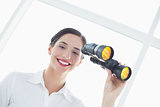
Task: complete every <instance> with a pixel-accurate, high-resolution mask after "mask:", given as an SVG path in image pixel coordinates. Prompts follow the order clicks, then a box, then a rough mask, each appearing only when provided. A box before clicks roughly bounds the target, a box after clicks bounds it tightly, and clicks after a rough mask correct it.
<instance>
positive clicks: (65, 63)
mask: <svg viewBox="0 0 160 107" xmlns="http://www.w3.org/2000/svg"><path fill="white" fill-rule="evenodd" d="M57 62H58V63H59V64H60V65H61V66H63V67H66V66H69V65H71V64H70V63H69V62H67V61H65V60H63V59H57Z"/></svg>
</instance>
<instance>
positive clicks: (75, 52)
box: [0, 28, 125, 107]
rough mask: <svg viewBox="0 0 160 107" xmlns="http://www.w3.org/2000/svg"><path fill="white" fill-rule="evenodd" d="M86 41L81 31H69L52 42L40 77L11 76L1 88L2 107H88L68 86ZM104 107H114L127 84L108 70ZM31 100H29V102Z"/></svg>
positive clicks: (19, 74)
mask: <svg viewBox="0 0 160 107" xmlns="http://www.w3.org/2000/svg"><path fill="white" fill-rule="evenodd" d="M85 44H86V39H85V37H84V36H82V35H81V33H80V32H79V31H77V30H76V29H73V28H65V29H62V30H61V31H60V32H58V33H57V34H56V35H55V36H53V38H52V39H51V43H50V44H49V48H48V53H49V55H50V63H49V65H48V67H47V68H46V69H43V70H41V71H40V72H37V73H20V72H13V73H10V74H9V75H8V76H7V77H6V78H5V79H4V80H3V81H2V82H1V84H0V107H46V106H47V107H53V106H56V107H64V106H65V107H84V104H83V102H82V101H81V100H80V99H79V98H77V97H75V96H74V95H73V94H72V93H71V92H70V91H69V90H68V89H67V86H66V77H67V75H68V73H69V72H70V71H72V70H73V69H74V68H75V67H77V66H78V65H79V64H80V63H81V62H82V59H83V57H82V53H81V48H82V47H83V45H85ZM107 72H108V78H107V81H106V85H105V88H104V96H103V101H102V107H113V106H114V102H115V100H116V98H117V97H118V95H119V94H120V93H121V91H122V89H123V87H124V85H125V82H123V81H121V80H119V79H117V78H116V77H115V76H113V75H112V73H111V71H110V70H107ZM26 99H27V100H26Z"/></svg>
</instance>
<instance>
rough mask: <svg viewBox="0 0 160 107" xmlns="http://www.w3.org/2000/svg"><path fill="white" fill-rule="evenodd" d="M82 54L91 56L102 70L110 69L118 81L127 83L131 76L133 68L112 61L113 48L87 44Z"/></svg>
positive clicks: (91, 59)
mask: <svg viewBox="0 0 160 107" xmlns="http://www.w3.org/2000/svg"><path fill="white" fill-rule="evenodd" d="M81 51H82V53H83V54H85V55H89V56H91V57H90V61H92V62H93V63H95V64H98V65H101V67H102V68H108V69H110V70H111V71H112V73H114V74H115V75H116V76H117V78H118V79H120V80H122V81H126V80H128V79H129V78H130V76H131V73H132V71H131V68H130V67H128V66H125V65H120V64H119V63H118V61H117V60H114V59H112V57H113V55H114V50H113V48H112V47H111V46H105V45H97V44H95V43H90V44H85V45H84V46H83V47H82V49H81Z"/></svg>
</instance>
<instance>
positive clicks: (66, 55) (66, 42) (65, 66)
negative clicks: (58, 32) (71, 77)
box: [48, 34, 82, 73]
mask: <svg viewBox="0 0 160 107" xmlns="http://www.w3.org/2000/svg"><path fill="white" fill-rule="evenodd" d="M81 48H82V40H81V38H80V37H78V36H76V35H74V34H64V35H63V36H62V37H61V38H59V39H58V40H57V42H56V43H55V45H54V46H53V47H51V45H50V46H49V49H48V51H49V54H50V55H51V61H50V66H51V68H53V70H54V71H56V72H59V73H63V72H69V71H71V70H73V69H74V68H75V67H76V66H78V65H79V64H80V63H81V60H82V59H81V55H82V53H81Z"/></svg>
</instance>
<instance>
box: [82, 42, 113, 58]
mask: <svg viewBox="0 0 160 107" xmlns="http://www.w3.org/2000/svg"><path fill="white" fill-rule="evenodd" d="M82 53H83V54H86V55H96V56H97V57H98V58H100V59H102V60H105V61H106V60H109V59H111V58H112V57H113V54H114V51H113V48H112V47H110V46H105V45H97V44H95V43H91V44H86V45H84V46H83V47H82Z"/></svg>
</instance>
